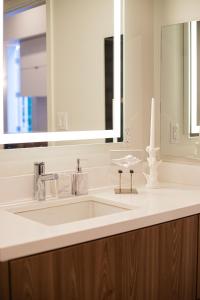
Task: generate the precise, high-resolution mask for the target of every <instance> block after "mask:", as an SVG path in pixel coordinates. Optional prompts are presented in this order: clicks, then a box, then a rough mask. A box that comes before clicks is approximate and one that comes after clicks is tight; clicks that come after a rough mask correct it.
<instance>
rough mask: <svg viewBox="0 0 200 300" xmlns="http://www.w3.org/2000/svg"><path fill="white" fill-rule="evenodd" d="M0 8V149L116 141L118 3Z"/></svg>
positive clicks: (34, 0) (89, 0) (8, 4)
mask: <svg viewBox="0 0 200 300" xmlns="http://www.w3.org/2000/svg"><path fill="white" fill-rule="evenodd" d="M3 2H4V8H3V11H1V14H2V17H3V99H0V100H1V103H0V105H1V109H0V112H2V113H1V115H0V117H1V118H0V123H1V126H0V129H1V135H0V143H1V144H6V145H7V146H6V147H12V146H11V145H10V144H12V145H13V144H16V143H33V142H40V144H39V145H42V144H43V145H47V143H48V142H50V141H62V140H63V141H64V140H74V141H75V140H91V139H101V140H104V141H106V142H111V141H113V138H115V140H116V141H117V139H118V141H121V140H122V127H123V126H122V124H123V120H122V116H123V101H122V99H123V29H122V15H123V14H122V0H95V1H94V0H77V1H71V0H60V1H56V0H46V1H44V0H31V1H30V0H29V1H28V0H26V1H24V0H23V1H22V0H17V1H16V0H9V1H8V0H4V1H3ZM41 142H42V143H41Z"/></svg>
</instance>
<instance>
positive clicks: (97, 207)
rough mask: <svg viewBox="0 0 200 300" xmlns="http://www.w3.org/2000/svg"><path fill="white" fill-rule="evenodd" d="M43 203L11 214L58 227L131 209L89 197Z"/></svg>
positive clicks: (22, 208) (19, 209)
mask: <svg viewBox="0 0 200 300" xmlns="http://www.w3.org/2000/svg"><path fill="white" fill-rule="evenodd" d="M44 202H46V203H44ZM44 202H42V203H39V204H37V205H32V206H31V205H30V206H29V207H21V208H18V209H16V210H15V211H12V212H14V213H15V214H17V215H19V216H22V217H24V218H27V219H30V220H33V221H36V222H39V223H42V224H45V225H58V224H64V223H69V222H75V221H80V220H84V219H90V218H96V217H100V216H105V215H110V214H115V213H121V212H125V211H127V210H129V209H133V208H131V207H129V206H127V205H123V204H121V203H115V202H111V201H107V200H104V199H101V198H96V197H90V196H87V197H80V198H73V199H71V200H69V199H67V200H65V201H61V202H59V200H57V201H54V203H48V201H44ZM49 202H50V201H49Z"/></svg>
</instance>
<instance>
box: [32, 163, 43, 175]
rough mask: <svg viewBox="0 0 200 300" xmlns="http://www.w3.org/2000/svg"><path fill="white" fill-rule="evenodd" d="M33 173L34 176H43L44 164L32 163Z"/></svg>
mask: <svg viewBox="0 0 200 300" xmlns="http://www.w3.org/2000/svg"><path fill="white" fill-rule="evenodd" d="M34 171H35V174H36V175H44V174H45V162H43V161H42V162H35V163H34Z"/></svg>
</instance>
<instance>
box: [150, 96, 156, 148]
mask: <svg viewBox="0 0 200 300" xmlns="http://www.w3.org/2000/svg"><path fill="white" fill-rule="evenodd" d="M155 108H156V103H155V99H154V98H152V101H151V128H150V149H152V148H155V135H156V134H155V129H156V124H155V123H156V119H155Z"/></svg>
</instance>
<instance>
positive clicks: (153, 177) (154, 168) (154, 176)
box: [144, 146, 160, 189]
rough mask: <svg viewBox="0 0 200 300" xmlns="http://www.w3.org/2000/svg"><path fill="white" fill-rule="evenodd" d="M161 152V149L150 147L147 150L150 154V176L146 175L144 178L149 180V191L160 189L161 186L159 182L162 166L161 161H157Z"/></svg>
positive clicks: (147, 185)
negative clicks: (160, 167) (157, 155)
mask: <svg viewBox="0 0 200 300" xmlns="http://www.w3.org/2000/svg"><path fill="white" fill-rule="evenodd" d="M159 150H160V148H152V147H150V146H148V147H147V148H146V152H147V153H148V154H149V157H148V158H147V161H148V166H149V174H146V173H144V176H145V177H146V180H147V184H146V188H148V189H159V188H160V184H159V181H158V166H159V164H160V161H157V157H156V154H157V152H158V151H159Z"/></svg>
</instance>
